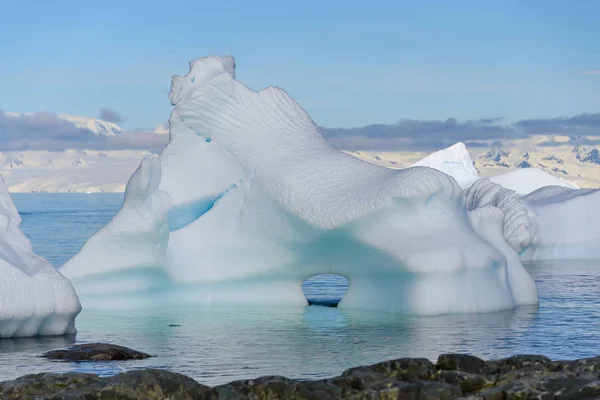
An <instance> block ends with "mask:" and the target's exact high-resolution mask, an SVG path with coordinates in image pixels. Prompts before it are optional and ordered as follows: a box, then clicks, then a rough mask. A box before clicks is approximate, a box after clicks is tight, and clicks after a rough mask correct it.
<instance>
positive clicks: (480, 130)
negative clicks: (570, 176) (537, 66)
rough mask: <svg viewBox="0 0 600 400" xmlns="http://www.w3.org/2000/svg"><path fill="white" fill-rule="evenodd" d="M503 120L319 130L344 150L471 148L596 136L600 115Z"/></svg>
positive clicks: (408, 121)
mask: <svg viewBox="0 0 600 400" xmlns="http://www.w3.org/2000/svg"><path fill="white" fill-rule="evenodd" d="M503 121H504V119H503V118H482V119H478V120H472V121H465V122H460V121H458V120H456V119H454V118H449V119H446V120H413V119H403V120H400V121H398V122H397V123H396V124H393V125H382V124H377V125H368V126H364V127H359V128H321V129H322V131H323V136H324V137H325V138H326V139H327V140H328V141H329V142H330V143H331V144H332V145H333V146H334V147H337V148H340V149H343V150H399V149H402V150H414V151H417V150H432V149H439V148H443V147H447V146H451V145H452V144H454V143H456V142H459V141H461V142H466V143H467V144H468V145H469V146H471V147H485V146H489V141H506V140H510V139H520V138H527V137H530V136H532V135H565V136H598V137H600V112H599V113H595V114H579V115H576V116H574V117H569V118H565V117H557V118H538V119H526V120H521V121H518V122H516V123H510V124H509V123H503Z"/></svg>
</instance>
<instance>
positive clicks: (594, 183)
mask: <svg viewBox="0 0 600 400" xmlns="http://www.w3.org/2000/svg"><path fill="white" fill-rule="evenodd" d="M591 139H592V138H581V137H579V138H574V137H569V136H552V135H538V136H533V137H531V138H528V139H518V140H511V141H510V142H507V143H505V144H503V145H502V146H501V147H498V146H496V145H494V144H493V143H492V142H491V141H490V143H489V147H481V143H478V146H477V147H472V146H471V147H469V144H468V143H467V148H468V151H469V154H470V156H471V158H472V159H473V163H474V166H475V168H476V169H477V171H478V172H479V174H480V175H481V176H484V177H492V176H497V175H500V174H504V173H506V172H508V171H512V170H518V169H523V168H539V169H541V170H543V171H545V172H547V173H549V174H551V175H553V176H556V177H559V178H564V179H567V180H569V181H571V182H573V183H575V184H577V185H578V186H579V187H582V188H599V187H600V149H599V148H598V146H592V145H586V144H585V143H589V142H591V141H592V140H591ZM348 153H349V154H352V155H354V156H355V157H358V158H360V159H363V160H365V161H368V162H371V163H374V164H379V165H383V166H386V167H389V168H406V167H408V166H410V165H412V164H414V163H416V162H417V161H419V160H421V159H423V158H425V157H427V156H428V155H429V154H430V153H426V152H402V151H395V152H385V151H383V152H376V151H353V152H348Z"/></svg>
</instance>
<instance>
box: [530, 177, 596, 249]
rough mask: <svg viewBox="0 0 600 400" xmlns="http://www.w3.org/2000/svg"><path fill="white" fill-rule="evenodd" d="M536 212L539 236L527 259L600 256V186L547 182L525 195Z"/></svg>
mask: <svg viewBox="0 0 600 400" xmlns="http://www.w3.org/2000/svg"><path fill="white" fill-rule="evenodd" d="M523 200H524V201H527V202H528V203H529V204H530V206H531V208H532V209H533V211H534V212H535V214H536V216H537V217H536V220H537V223H538V224H539V237H538V242H537V243H536V245H535V246H530V247H529V248H528V249H527V250H526V251H525V252H524V254H523V256H522V258H523V259H525V260H565V259H596V260H600V213H598V211H597V210H598V205H600V190H598V189H579V190H575V189H569V188H565V187H559V186H547V187H543V188H541V189H538V190H536V191H535V192H533V193H531V194H529V195H528V196H525V197H524V198H523Z"/></svg>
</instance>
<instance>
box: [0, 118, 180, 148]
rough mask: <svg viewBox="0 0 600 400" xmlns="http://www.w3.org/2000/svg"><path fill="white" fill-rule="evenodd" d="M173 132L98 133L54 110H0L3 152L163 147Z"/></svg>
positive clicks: (0, 136) (0, 134)
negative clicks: (81, 126) (15, 113)
mask: <svg viewBox="0 0 600 400" xmlns="http://www.w3.org/2000/svg"><path fill="white" fill-rule="evenodd" d="M168 140H169V135H157V134H155V133H153V132H146V131H126V132H123V133H121V134H119V135H115V136H107V135H96V134H94V133H93V132H92V131H90V130H88V129H85V128H79V127H77V126H76V125H75V124H73V123H72V122H70V121H67V120H64V119H61V118H59V117H58V116H57V115H56V114H54V113H50V112H38V113H33V114H20V115H12V114H6V113H4V112H3V111H2V110H0V151H18V150H49V151H59V150H64V149H89V150H126V149H131V150H160V149H161V148H163V147H164V146H165V145H166V143H167V142H168Z"/></svg>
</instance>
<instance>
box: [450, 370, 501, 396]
mask: <svg viewBox="0 0 600 400" xmlns="http://www.w3.org/2000/svg"><path fill="white" fill-rule="evenodd" d="M440 380H442V381H444V382H446V383H450V384H452V385H455V386H458V387H460V389H461V390H462V392H463V393H473V392H476V391H477V390H479V389H481V388H483V387H485V386H492V385H493V383H494V381H490V380H488V379H486V378H485V376H482V375H475V374H470V373H468V372H463V371H440Z"/></svg>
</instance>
